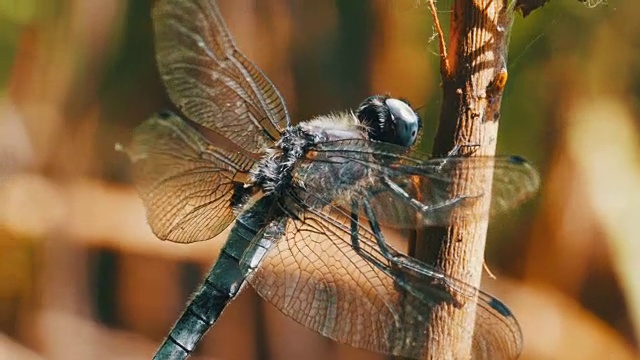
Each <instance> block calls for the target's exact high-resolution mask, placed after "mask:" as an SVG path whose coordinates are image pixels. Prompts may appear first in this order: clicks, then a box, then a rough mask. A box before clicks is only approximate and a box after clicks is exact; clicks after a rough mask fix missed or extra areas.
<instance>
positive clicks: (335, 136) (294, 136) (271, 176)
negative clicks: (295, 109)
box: [252, 113, 367, 197]
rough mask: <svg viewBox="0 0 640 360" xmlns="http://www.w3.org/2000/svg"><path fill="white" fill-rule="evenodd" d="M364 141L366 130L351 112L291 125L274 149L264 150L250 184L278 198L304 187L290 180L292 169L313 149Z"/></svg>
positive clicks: (292, 177)
mask: <svg viewBox="0 0 640 360" xmlns="http://www.w3.org/2000/svg"><path fill="white" fill-rule="evenodd" d="M366 138H367V134H366V128H365V127H364V126H362V125H361V123H360V121H359V120H358V119H357V118H356V117H355V116H354V115H353V114H352V113H338V114H332V115H326V116H319V117H317V118H314V119H311V120H309V121H305V122H302V123H300V124H298V125H296V126H291V127H289V128H287V129H286V130H285V131H284V132H283V134H282V137H281V138H280V140H278V142H277V143H276V145H275V147H273V148H270V149H267V151H266V152H265V156H264V157H263V158H262V160H261V161H260V162H259V163H258V165H257V166H256V167H255V168H254V170H253V171H252V176H253V179H254V184H255V185H256V186H258V187H259V188H260V189H262V190H263V192H264V193H265V195H275V196H276V197H278V196H281V195H283V194H284V192H285V191H287V190H289V189H291V188H292V185H295V186H304V184H301V183H296V181H295V180H294V175H293V173H294V168H295V167H296V165H297V164H298V162H299V161H300V160H301V159H303V158H304V157H305V155H306V154H307V153H308V152H309V150H311V149H313V147H314V146H316V145H317V144H319V143H322V142H327V141H336V140H346V139H366Z"/></svg>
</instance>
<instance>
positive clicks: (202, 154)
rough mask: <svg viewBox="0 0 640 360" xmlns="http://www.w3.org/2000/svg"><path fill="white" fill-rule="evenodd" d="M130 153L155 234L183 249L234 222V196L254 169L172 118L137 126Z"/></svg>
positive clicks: (162, 116)
mask: <svg viewBox="0 0 640 360" xmlns="http://www.w3.org/2000/svg"><path fill="white" fill-rule="evenodd" d="M126 152H127V154H128V155H129V158H130V159H131V162H132V163H133V166H134V172H135V178H136V184H137V187H138V191H139V193H140V196H141V198H142V201H143V202H144V205H145V208H146V210H147V219H148V221H149V224H150V225H151V228H152V230H153V232H154V233H155V234H156V236H158V237H159V238H160V239H163V240H170V241H174V242H180V243H189V242H194V241H202V240H208V239H210V238H212V237H214V236H216V235H217V234H218V233H220V232H221V231H222V230H224V229H225V228H226V227H227V226H228V225H229V224H230V223H231V222H232V221H233V219H234V218H235V216H234V213H233V209H232V203H231V202H232V197H233V195H234V190H236V189H237V190H239V191H240V190H241V189H242V183H243V181H245V180H247V177H246V174H247V173H248V171H249V169H250V168H251V166H253V164H254V161H253V160H252V159H250V158H247V157H244V156H243V155H241V154H240V153H237V152H229V151H225V150H223V149H221V148H218V147H215V146H213V145H211V143H209V142H208V141H207V140H206V139H205V138H204V137H203V136H202V135H201V133H199V132H198V131H196V129H195V128H194V127H192V126H191V125H190V124H189V123H188V122H187V121H185V120H183V119H181V118H180V117H178V116H176V115H174V114H171V113H161V114H158V115H154V116H152V117H151V118H149V119H147V120H146V121H145V122H143V123H142V124H141V125H140V126H138V127H137V128H136V129H135V130H134V133H133V139H132V141H131V144H130V145H129V146H128V147H127V148H126Z"/></svg>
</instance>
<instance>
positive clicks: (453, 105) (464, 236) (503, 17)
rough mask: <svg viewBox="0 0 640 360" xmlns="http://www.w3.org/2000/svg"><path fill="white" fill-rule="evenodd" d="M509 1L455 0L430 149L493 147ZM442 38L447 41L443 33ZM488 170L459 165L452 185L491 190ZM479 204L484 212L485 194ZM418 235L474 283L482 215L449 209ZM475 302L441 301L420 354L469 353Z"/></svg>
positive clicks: (427, 251) (459, 190)
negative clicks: (440, 223)
mask: <svg viewBox="0 0 640 360" xmlns="http://www.w3.org/2000/svg"><path fill="white" fill-rule="evenodd" d="M508 4H509V1H508V0H455V2H454V6H453V13H452V17H451V26H450V34H449V49H448V52H447V54H446V57H447V59H446V60H447V61H446V62H442V63H446V64H448V66H449V69H441V73H442V74H443V82H442V87H443V102H442V108H441V114H440V121H439V124H438V131H437V133H436V138H435V143H434V148H433V154H434V155H446V154H447V153H448V152H449V151H451V150H452V149H453V148H454V147H456V146H462V149H464V148H465V146H467V147H469V145H474V147H473V151H472V154H469V155H471V156H492V155H494V154H495V148H496V138H497V132H498V119H499V117H500V111H499V110H500V102H501V98H502V91H503V89H504V85H505V83H506V80H507V71H506V54H507V43H508V38H509V32H510V30H511V25H512V20H513V9H512V8H509V5H508ZM441 43H444V41H443V40H441ZM491 181H492V173H490V171H482V172H478V171H475V172H471V171H470V170H469V169H464V168H460V169H458V173H457V174H456V181H455V183H454V185H453V186H452V187H453V188H452V189H450V190H451V191H452V193H453V195H454V196H456V195H457V194H463V193H465V191H466V188H467V187H468V186H470V185H469V184H475V185H474V186H477V185H478V184H483V187H484V189H485V193H490V192H491ZM486 198H487V199H486V201H483V202H479V204H477V211H487V210H488V207H489V199H488V197H486ZM430 230H431V231H429V232H428V233H425V234H417V235H416V237H415V238H416V239H419V240H418V241H416V242H415V243H413V244H411V245H410V252H412V255H413V256H415V257H416V258H418V259H420V260H423V261H425V262H427V263H430V264H434V265H435V266H436V267H437V268H439V269H441V270H442V271H443V272H444V273H445V274H448V275H449V276H452V277H455V278H457V279H460V280H462V281H465V282H467V283H468V284H471V285H474V286H479V284H480V278H481V274H482V264H483V262H484V246H485V240H486V234H487V222H486V221H475V222H474V221H468V220H465V219H463V218H462V217H459V216H458V215H457V214H456V213H454V214H452V225H451V226H449V227H447V228H435V229H430ZM474 321H475V303H472V302H467V303H466V304H465V306H464V307H463V309H460V310H458V309H454V308H452V307H451V306H450V305H444V304H443V305H442V306H439V307H437V308H436V310H435V311H433V312H432V314H431V322H430V328H429V330H428V334H427V336H428V340H427V347H426V349H425V352H426V353H425V358H427V359H468V358H470V354H471V346H472V333H471V332H469V331H466V332H465V331H463V330H468V329H473V328H474Z"/></svg>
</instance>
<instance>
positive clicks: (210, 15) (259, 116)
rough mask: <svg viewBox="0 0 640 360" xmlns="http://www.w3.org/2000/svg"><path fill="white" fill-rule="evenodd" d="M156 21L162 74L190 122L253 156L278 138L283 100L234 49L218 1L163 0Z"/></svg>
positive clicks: (283, 118)
mask: <svg viewBox="0 0 640 360" xmlns="http://www.w3.org/2000/svg"><path fill="white" fill-rule="evenodd" d="M153 18H154V29H155V36H156V40H155V42H156V57H157V61H158V67H159V69H160V74H161V75H162V79H163V80H164V83H165V85H166V86H167V90H168V92H169V96H170V97H171V100H172V101H173V102H174V103H175V104H176V105H177V106H178V107H179V108H180V110H181V111H182V112H183V113H184V114H185V115H186V116H187V117H188V118H189V119H190V120H192V121H195V122H196V123H198V124H200V125H202V126H204V127H207V128H209V129H211V130H214V131H216V132H218V133H220V134H221V135H223V136H225V137H227V138H228V139H229V140H231V141H232V142H234V143H235V144H236V145H238V146H240V147H241V148H243V149H245V150H247V151H249V152H252V153H254V154H256V153H260V152H261V151H262V150H263V149H264V148H266V147H268V146H269V145H272V144H273V142H274V141H275V140H277V139H279V138H280V134H281V132H282V131H283V129H284V128H286V127H287V126H289V122H290V121H289V114H288V113H287V108H286V106H285V103H284V100H283V99H282V96H281V95H280V93H279V92H278V90H277V89H276V88H275V86H274V85H273V84H272V83H271V81H270V80H269V79H268V78H267V77H266V76H265V75H264V74H263V73H262V71H260V69H258V68H257V67H256V66H255V65H254V64H253V63H252V62H251V61H249V60H248V59H247V58H246V57H245V56H244V55H243V54H242V53H241V52H240V51H239V50H238V49H237V48H236V45H235V43H234V41H233V38H232V37H231V34H230V33H229V31H228V29H227V26H226V25H225V23H224V20H223V19H222V16H221V15H220V12H219V10H218V8H217V5H216V2H215V1H214V0H161V1H159V2H158V4H157V5H156V7H155V8H154V11H153Z"/></svg>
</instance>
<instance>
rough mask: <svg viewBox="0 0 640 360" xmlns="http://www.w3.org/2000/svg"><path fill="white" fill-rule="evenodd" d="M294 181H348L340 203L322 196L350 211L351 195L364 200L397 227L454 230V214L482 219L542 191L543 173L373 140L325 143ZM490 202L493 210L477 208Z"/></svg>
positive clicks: (331, 195)
mask: <svg viewBox="0 0 640 360" xmlns="http://www.w3.org/2000/svg"><path fill="white" fill-rule="evenodd" d="M463 171H464V172H463ZM318 174H322V175H318ZM462 174H464V175H462ZM461 176H465V177H467V178H464V179H463V178H461ZM490 176H493V183H492V187H491V191H489V192H487V190H486V188H485V186H486V185H485V184H486V181H484V180H485V179H486V178H487V177H490ZM327 177H330V178H327ZM468 177H474V178H475V179H474V180H470V179H469V178H468ZM295 178H296V179H299V180H300V182H301V183H303V184H304V186H305V187H306V188H308V189H315V190H317V189H318V187H322V186H325V185H324V184H326V183H327V182H330V183H331V184H332V185H333V187H337V186H339V184H345V187H348V188H350V190H349V192H348V193H347V194H346V195H343V196H338V197H337V199H336V195H340V194H336V193H335V192H326V191H324V192H323V191H321V190H318V191H316V192H317V193H319V194H323V193H324V194H326V196H327V199H322V198H320V200H321V201H322V202H323V204H326V203H331V202H333V203H336V204H338V205H341V206H343V207H344V206H346V208H348V205H349V204H348V202H349V201H350V199H351V197H352V196H365V197H366V198H368V199H369V201H370V202H371V206H372V207H373V209H374V210H375V213H376V216H377V219H378V221H379V222H380V223H381V224H383V225H387V226H392V227H396V228H415V227H420V226H424V225H425V224H426V225H447V224H448V223H449V222H450V221H451V220H450V215H451V212H452V210H453V209H455V210H456V214H457V216H462V217H464V218H467V219H470V220H479V219H483V218H486V217H488V216H492V215H495V214H498V213H502V212H504V211H506V210H508V209H511V208H514V207H516V206H517V205H519V204H520V203H522V202H523V201H525V200H527V199H529V198H530V197H532V196H533V194H535V192H536V191H537V190H538V187H539V186H540V179H539V176H538V173H537V171H536V170H535V169H534V168H533V167H532V166H531V165H530V164H529V163H527V162H526V161H525V160H524V159H522V158H520V157H506V156H505V157H446V158H430V157H429V156H428V155H424V154H419V153H410V154H407V150H406V149H405V148H402V147H398V146H395V145H392V144H387V143H380V142H371V141H366V140H341V141H334V142H325V143H320V144H318V145H317V146H316V147H314V149H313V150H312V151H309V152H308V153H307V154H306V156H305V158H304V159H303V160H302V161H301V162H300V163H299V165H298V166H297V168H296V170H295ZM354 184H355V186H354ZM460 184H463V185H462V186H461V185H460ZM454 186H455V187H456V188H454ZM452 194H455V196H454V195H452ZM487 197H489V198H487ZM313 199H316V198H313ZM345 201H346V202H347V203H346V204H345V203H344V202H345ZM485 201H487V202H489V203H490V208H485V209H483V208H479V207H478V206H477V205H478V203H479V202H485ZM305 202H306V204H307V205H308V206H310V207H314V206H316V207H317V206H318V204H317V203H312V202H310V201H309V200H306V201H305Z"/></svg>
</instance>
